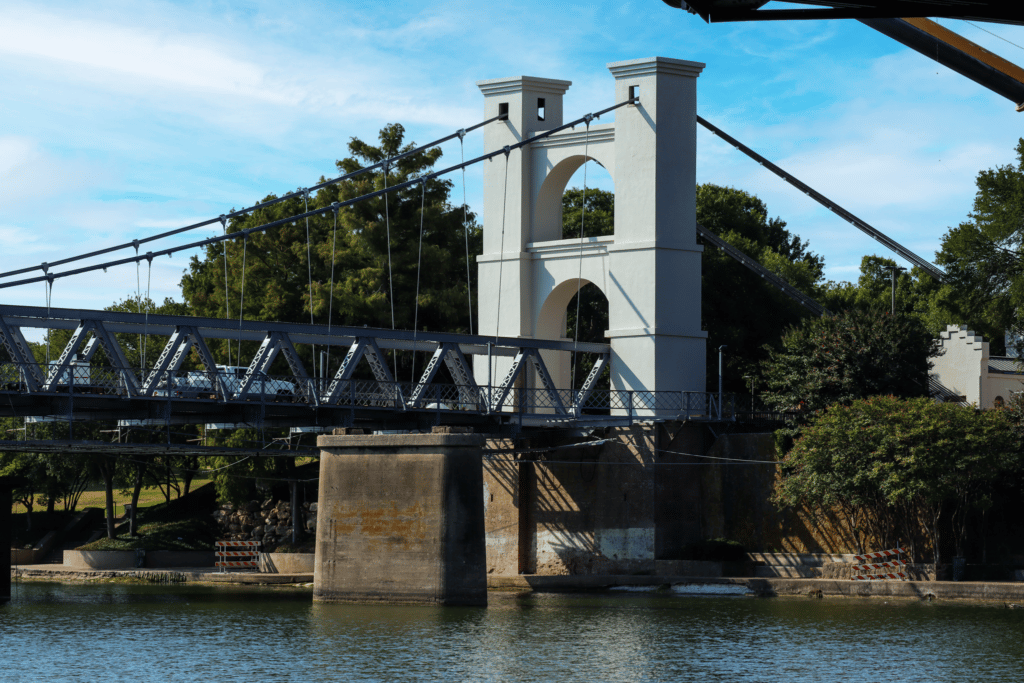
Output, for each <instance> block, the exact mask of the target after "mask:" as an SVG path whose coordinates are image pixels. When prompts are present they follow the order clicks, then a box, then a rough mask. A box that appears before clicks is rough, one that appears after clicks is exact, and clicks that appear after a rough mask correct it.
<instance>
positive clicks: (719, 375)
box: [718, 344, 727, 416]
mask: <svg viewBox="0 0 1024 683" xmlns="http://www.w3.org/2000/svg"><path fill="white" fill-rule="evenodd" d="M726 346H727V345H726V344H722V345H721V346H719V347H718V414H719V416H721V414H722V349H724V348H726Z"/></svg>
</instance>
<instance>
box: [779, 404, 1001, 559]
mask: <svg viewBox="0 0 1024 683" xmlns="http://www.w3.org/2000/svg"><path fill="white" fill-rule="evenodd" d="M1019 444H1020V439H1019V435H1018V434H1017V433H1016V432H1015V431H1014V429H1013V426H1012V421H1011V419H1010V416H1009V415H1008V414H1007V413H1006V412H1005V411H1001V410H986V411H978V410H976V409H974V408H972V407H964V406H960V405H959V404H951V403H936V402H934V401H932V400H930V399H927V398H916V399H900V398H896V397H894V396H874V397H871V398H866V399H857V400H855V401H852V402H851V403H850V404H849V405H841V404H837V405H834V406H832V407H830V408H828V409H827V410H825V411H823V412H822V413H820V414H818V415H816V416H815V417H813V418H812V420H811V422H810V424H808V425H807V427H806V428H805V429H804V430H803V431H802V433H801V435H800V437H799V438H798V439H796V441H795V443H794V445H793V448H792V449H791V450H790V451H789V452H788V453H787V454H786V455H785V457H784V458H783V460H782V476H781V477H780V479H779V480H778V483H777V487H776V494H775V499H776V501H777V502H778V503H780V504H783V505H802V506H807V507H810V508H812V509H820V508H826V509H827V508H836V509H839V510H841V511H842V512H843V513H844V515H843V518H844V519H845V520H846V522H847V524H848V527H849V531H850V534H851V536H852V537H853V538H855V539H856V543H857V546H858V550H859V551H863V550H864V549H865V548H864V543H865V541H866V539H867V538H874V539H877V540H878V541H880V542H882V543H885V544H893V543H896V542H899V541H900V540H902V541H903V542H907V541H910V542H913V541H914V539H915V538H916V536H917V534H918V528H919V526H918V525H919V520H925V521H926V522H927V525H926V531H927V534H928V535H929V536H930V542H931V546H932V548H933V550H934V562H935V564H936V565H938V564H939V563H940V561H941V549H942V543H941V534H942V528H943V525H942V521H943V515H944V514H945V513H946V512H947V511H948V512H949V515H950V522H951V526H952V529H953V540H954V548H955V552H956V554H957V555H961V556H962V555H963V551H964V541H965V538H966V533H967V516H968V513H969V512H970V511H971V510H973V509H984V508H985V507H986V506H988V505H990V504H991V494H992V488H993V486H994V484H995V483H996V482H997V481H998V480H999V479H1000V478H1002V477H1004V476H1006V475H1007V474H1009V473H1011V472H1014V471H1016V470H1018V469H1019V465H1020V448H1019Z"/></svg>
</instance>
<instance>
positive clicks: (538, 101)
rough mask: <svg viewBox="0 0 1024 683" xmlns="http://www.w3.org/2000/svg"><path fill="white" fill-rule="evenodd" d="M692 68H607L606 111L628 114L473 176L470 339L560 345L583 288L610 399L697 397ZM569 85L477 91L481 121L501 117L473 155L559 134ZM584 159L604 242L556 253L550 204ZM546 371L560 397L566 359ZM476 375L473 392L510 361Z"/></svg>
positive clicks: (513, 83) (556, 213) (555, 216)
mask: <svg viewBox="0 0 1024 683" xmlns="http://www.w3.org/2000/svg"><path fill="white" fill-rule="evenodd" d="M703 68H704V65H703V64H700V63H697V62H690V61H684V60H680V59H669V58H665V57H652V58H646V59H636V60H630V61H624V62H614V63H612V64H609V65H608V70H609V71H610V72H611V73H612V76H613V77H614V101H615V102H622V101H625V100H627V99H629V97H630V95H631V94H632V93H635V94H636V95H638V96H639V98H640V101H639V102H638V103H637V104H635V105H628V106H626V107H621V108H619V109H617V110H616V111H615V114H614V116H615V121H614V122H613V123H600V122H594V123H592V124H591V125H590V128H589V132H588V131H587V128H586V126H584V125H579V126H577V127H576V128H575V129H572V130H565V131H560V132H559V133H555V134H554V135H551V136H549V137H547V138H544V139H543V140H540V141H538V142H536V143H532V144H530V145H527V146H525V147H522V148H520V149H517V150H513V151H511V152H510V153H509V154H508V155H507V158H503V157H501V156H498V157H495V158H493V159H492V160H491V161H489V162H487V163H486V164H485V167H484V212H483V213H484V236H483V237H484V239H483V241H484V246H483V253H482V254H481V255H480V256H479V257H478V269H479V283H480V284H479V307H478V308H479V312H478V320H479V334H481V335H500V336H508V337H527V338H548V339H558V338H562V335H563V334H564V331H565V328H564V326H563V327H562V328H561V329H560V330H559V329H558V324H559V323H560V322H561V321H564V317H565V310H564V308H565V305H566V304H567V303H568V301H569V299H571V297H572V295H574V294H575V292H576V290H577V288H578V287H579V286H580V284H581V283H580V280H582V281H583V282H585V283H593V284H595V285H597V286H598V287H599V288H600V289H601V290H602V292H603V293H604V294H605V296H606V297H607V298H608V309H609V329H608V330H607V332H606V333H605V335H606V337H607V338H608V340H609V343H610V345H611V363H610V370H611V381H612V388H613V389H620V390H633V391H700V392H702V391H704V390H705V376H704V367H705V345H706V339H707V333H706V332H704V331H702V330H701V324H700V305H701V303H700V302H701V279H700V275H701V252H702V251H703V248H702V247H701V246H700V245H698V244H697V241H696V235H697V233H696V197H695V188H696V126H697V123H696V95H697V87H696V86H697V77H698V76H699V75H700V72H701V71H702V70H703ZM570 85H571V82H569V81H562V80H554V79H547V78H534V77H530V76H518V77H513V78H500V79H494V80H487V81H480V82H478V83H477V86H478V87H479V88H480V90H481V92H482V93H483V95H484V111H485V116H486V118H491V117H493V116H498V115H499V114H507V119H505V120H502V121H498V122H497V123H495V124H491V125H489V126H487V128H486V129H485V133H484V148H485V149H486V150H494V149H501V148H503V147H505V146H506V145H512V144H515V143H517V142H520V141H522V140H523V139H525V138H528V137H531V136H533V135H536V134H537V133H540V132H543V131H546V130H550V129H552V128H556V127H558V126H561V125H562V123H563V121H564V118H563V95H564V94H565V92H566V91H567V90H568V89H569V86H570ZM585 159H592V160H594V161H596V162H597V163H599V164H601V165H602V166H603V167H604V168H605V169H607V171H608V173H609V174H610V175H611V177H612V180H613V182H614V183H615V234H614V235H611V236H606V237H585V238H584V239H583V240H582V243H581V240H579V239H568V240H566V239H561V237H562V232H561V200H562V192H563V191H564V189H565V185H566V183H567V182H568V181H569V179H570V178H571V177H572V174H573V173H574V172H575V171H576V169H578V168H579V166H580V165H582V164H583V163H584V160H585ZM569 292H571V294H570V293H569ZM567 297H568V298H567ZM563 300H564V301H563ZM559 306H560V307H561V308H559ZM544 360H545V364H547V365H548V369H549V371H550V373H551V375H552V378H554V379H555V382H556V384H558V385H559V387H560V388H568V381H567V379H568V376H569V373H568V368H569V354H568V352H545V353H544ZM476 362H477V367H476V368H475V374H476V376H477V377H478V378H484V377H487V376H492V377H495V378H500V377H502V376H504V372H505V371H506V370H507V368H508V367H509V362H510V361H508V360H505V359H497V360H494V361H492V362H493V363H494V366H493V367H492V368H488V367H487V363H488V360H487V359H486V358H483V357H479V356H478V357H477V361H476ZM560 380H561V381H560Z"/></svg>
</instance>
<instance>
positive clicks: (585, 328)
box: [562, 187, 615, 389]
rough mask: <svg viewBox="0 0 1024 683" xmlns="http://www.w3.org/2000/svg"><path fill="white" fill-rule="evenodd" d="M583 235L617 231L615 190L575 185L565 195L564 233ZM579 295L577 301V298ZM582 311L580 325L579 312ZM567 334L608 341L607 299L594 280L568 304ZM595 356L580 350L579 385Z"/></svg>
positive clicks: (604, 382) (602, 382) (605, 383)
mask: <svg viewBox="0 0 1024 683" xmlns="http://www.w3.org/2000/svg"><path fill="white" fill-rule="evenodd" d="M581 230H582V234H583V235H584V237H602V236H606V235H611V234H614V232H615V194H614V193H612V192H607V191H605V190H600V189H597V188H587V190H586V198H585V199H584V191H583V190H582V189H581V188H578V187H572V188H569V189H568V190H566V191H565V193H564V194H563V195H562V237H563V238H565V239H579V236H580V234H581ZM577 299H578V301H577ZM577 310H578V311H579V325H578V326H577V322H576V321H577V316H576V312H577ZM565 327H566V329H565V336H566V337H567V338H569V339H574V340H577V341H581V342H592V343H598V344H605V343H607V342H608V340H607V339H606V338H605V336H604V333H605V330H607V329H608V299H607V297H605V295H604V293H603V292H601V290H600V289H599V288H598V287H597V286H596V285H592V284H588V285H584V286H583V287H581V288H580V291H579V293H578V294H577V295H576V296H574V297H573V298H572V299H571V300H570V301H569V304H568V306H567V307H566V325H565ZM595 361H596V358H595V357H593V356H592V355H591V354H585V353H580V354H577V355H576V356H575V358H574V361H573V365H574V367H573V372H572V377H573V378H574V380H575V385H576V387H577V388H578V387H580V386H581V385H582V384H583V382H584V381H585V380H586V378H587V376H588V375H589V374H590V370H591V368H593V367H594V362H595ZM608 378H609V371H608V369H607V368H605V371H604V374H603V376H602V377H601V378H599V380H598V384H597V388H600V389H606V388H608V387H609V386H610V384H609V379H608Z"/></svg>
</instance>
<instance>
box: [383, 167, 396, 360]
mask: <svg viewBox="0 0 1024 683" xmlns="http://www.w3.org/2000/svg"><path fill="white" fill-rule="evenodd" d="M389 166H390V162H389V161H387V160H386V161H385V162H384V166H383V167H382V172H383V174H384V189H385V190H387V189H388V167H389ZM388 194H390V193H388V192H385V193H384V228H385V230H386V236H387V240H388V301H389V302H390V304H391V329H392V330H393V329H395V281H394V278H393V277H392V274H391V208H390V207H389V205H388ZM391 369H392V376H393V377H394V378H395V379H396V380H397V379H398V351H397V350H396V349H391Z"/></svg>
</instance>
